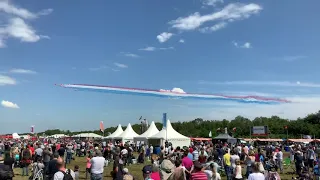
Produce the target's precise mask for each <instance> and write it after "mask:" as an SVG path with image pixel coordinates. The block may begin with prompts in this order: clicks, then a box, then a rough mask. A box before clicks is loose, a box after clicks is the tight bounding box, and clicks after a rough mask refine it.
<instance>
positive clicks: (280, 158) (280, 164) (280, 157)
mask: <svg viewBox="0 0 320 180" xmlns="http://www.w3.org/2000/svg"><path fill="white" fill-rule="evenodd" d="M276 152H277V154H276V162H277V166H278V167H279V169H280V173H283V153H282V151H281V149H279V148H277V151H276Z"/></svg>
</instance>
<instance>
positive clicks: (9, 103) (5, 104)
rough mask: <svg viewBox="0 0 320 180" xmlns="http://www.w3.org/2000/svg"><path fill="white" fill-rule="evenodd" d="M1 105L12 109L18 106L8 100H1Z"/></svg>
mask: <svg viewBox="0 0 320 180" xmlns="http://www.w3.org/2000/svg"><path fill="white" fill-rule="evenodd" d="M1 105H2V106H3V107H6V108H13V109H19V108H20V107H19V106H18V105H17V104H15V103H13V102H10V101H5V100H3V101H1Z"/></svg>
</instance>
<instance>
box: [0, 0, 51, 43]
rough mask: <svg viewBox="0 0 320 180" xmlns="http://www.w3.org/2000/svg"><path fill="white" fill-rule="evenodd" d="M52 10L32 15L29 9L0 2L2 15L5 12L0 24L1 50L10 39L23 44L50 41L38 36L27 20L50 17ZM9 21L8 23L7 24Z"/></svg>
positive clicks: (46, 37)
mask: <svg viewBox="0 0 320 180" xmlns="http://www.w3.org/2000/svg"><path fill="white" fill-rule="evenodd" d="M52 11H53V10H52V9H45V10H42V11H40V12H39V13H32V12H30V11H29V10H27V9H23V8H20V7H17V6H15V5H13V4H11V3H10V1H8V0H2V1H0V13H1V12H3V13H5V14H6V15H7V16H4V17H5V18H4V20H3V22H0V48H4V47H6V40H7V39H8V38H15V39H18V40H20V41H21V42H29V43H30V42H37V41H39V40H40V39H50V37H49V36H46V35H38V34H37V33H36V30H35V29H34V28H33V27H32V26H30V25H29V24H28V23H27V22H26V21H25V20H30V19H36V18H38V17H39V16H40V15H48V14H50V13H51V12H52ZM6 21H7V22H6Z"/></svg>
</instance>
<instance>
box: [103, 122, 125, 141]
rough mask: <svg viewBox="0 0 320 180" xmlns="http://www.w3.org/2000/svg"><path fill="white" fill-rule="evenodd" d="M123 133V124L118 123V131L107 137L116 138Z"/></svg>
mask: <svg viewBox="0 0 320 180" xmlns="http://www.w3.org/2000/svg"><path fill="white" fill-rule="evenodd" d="M121 133H123V129H122V127H121V124H119V125H118V127H117V129H116V131H114V132H113V133H112V134H110V135H109V136H107V137H106V139H114V138H116V137H119V135H120V134H121Z"/></svg>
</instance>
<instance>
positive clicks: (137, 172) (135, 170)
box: [14, 157, 293, 180]
mask: <svg viewBox="0 0 320 180" xmlns="http://www.w3.org/2000/svg"><path fill="white" fill-rule="evenodd" d="M147 164H151V162H150V161H149V162H148V161H147V162H146V163H145V164H135V165H130V166H128V167H127V168H128V169H129V172H130V173H131V174H132V175H133V176H134V177H135V178H136V179H137V180H142V179H143V178H142V171H141V170H142V167H143V166H144V165H147ZM75 165H79V167H80V179H85V168H86V158H85V157H76V159H75V161H72V162H71V164H68V165H67V168H70V169H73V168H74V166H75ZM112 165H113V164H112V163H111V164H109V165H108V166H107V167H105V169H104V177H105V178H104V179H112V178H111V176H110V172H111V171H112ZM284 169H285V170H284V171H285V173H284V174H280V176H281V179H282V180H289V179H292V177H293V175H292V174H287V172H293V171H292V169H291V168H290V167H288V168H284ZM14 172H15V177H14V180H27V179H28V177H26V176H24V177H22V176H21V169H20V168H15V170H14ZM242 173H243V174H244V173H245V168H243V169H242ZM222 179H226V177H225V176H224V177H222Z"/></svg>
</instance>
